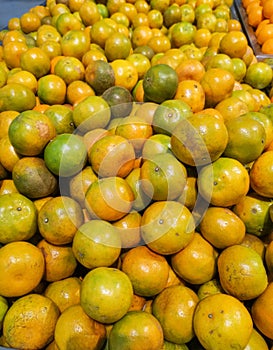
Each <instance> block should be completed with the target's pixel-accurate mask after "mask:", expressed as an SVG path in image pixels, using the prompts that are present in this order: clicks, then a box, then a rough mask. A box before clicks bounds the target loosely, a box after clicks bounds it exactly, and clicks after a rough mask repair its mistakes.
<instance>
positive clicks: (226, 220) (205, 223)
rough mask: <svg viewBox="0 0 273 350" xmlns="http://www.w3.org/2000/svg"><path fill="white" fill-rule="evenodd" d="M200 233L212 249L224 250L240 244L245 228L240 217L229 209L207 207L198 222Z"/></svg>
mask: <svg viewBox="0 0 273 350" xmlns="http://www.w3.org/2000/svg"><path fill="white" fill-rule="evenodd" d="M200 232H201V234H202V236H203V237H204V238H205V239H206V240H207V241H209V242H210V243H211V244H212V245H213V246H214V247H216V248H219V249H224V248H226V247H229V246H231V245H234V244H239V243H241V242H242V241H243V239H244V237H245V232H246V228H245V225H244V222H243V221H242V220H241V219H240V217H239V216H237V215H236V214H235V213H234V212H233V211H231V210H230V209H228V208H222V207H209V208H208V209H207V211H206V212H205V214H204V216H203V218H202V220H201V222H200Z"/></svg>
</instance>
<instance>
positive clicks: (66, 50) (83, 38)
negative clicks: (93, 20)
mask: <svg viewBox="0 0 273 350" xmlns="http://www.w3.org/2000/svg"><path fill="white" fill-rule="evenodd" d="M89 2H90V1H89ZM60 44H61V51H62V55H64V56H68V57H75V58H78V59H79V60H81V59H82V57H83V55H84V54H85V53H86V52H87V51H88V50H89V49H90V38H89V37H88V35H87V34H86V33H85V32H84V31H83V30H81V29H80V30H76V29H72V30H69V31H68V32H66V33H65V34H64V35H63V36H62V37H61V40H60Z"/></svg>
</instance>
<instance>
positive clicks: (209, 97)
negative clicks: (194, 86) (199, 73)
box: [200, 68, 235, 107]
mask: <svg viewBox="0 0 273 350" xmlns="http://www.w3.org/2000/svg"><path fill="white" fill-rule="evenodd" d="M200 84H201V85H202V87H203V89H204V91H205V97H206V107H214V106H215V105H216V104H217V103H218V102H220V101H222V100H223V99H225V98H227V97H229V96H230V95H231V93H232V90H233V87H234V84H235V80H234V77H233V75H232V73H230V72H229V71H227V70H225V69H222V68H211V69H209V70H208V71H206V72H205V74H204V75H203V77H202V79H201V80H200Z"/></svg>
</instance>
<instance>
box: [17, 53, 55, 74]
mask: <svg viewBox="0 0 273 350" xmlns="http://www.w3.org/2000/svg"><path fill="white" fill-rule="evenodd" d="M20 65H21V68H22V69H24V70H26V71H29V72H31V73H32V74H33V75H34V76H35V77H36V78H37V79H38V78H41V77H42V76H44V75H46V74H48V72H49V70H50V58H49V57H48V55H47V54H46V53H45V52H44V51H43V50H42V49H41V48H39V47H32V48H29V49H28V50H27V51H26V52H23V53H22V54H21V56H20Z"/></svg>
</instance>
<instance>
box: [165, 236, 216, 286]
mask: <svg viewBox="0 0 273 350" xmlns="http://www.w3.org/2000/svg"><path fill="white" fill-rule="evenodd" d="M217 256H218V252H217V251H216V249H215V248H214V247H213V246H212V245H211V244H210V243H209V242H208V241H206V240H205V239H204V238H203V237H202V236H201V235H200V234H199V233H197V232H196V233H194V236H193V239H192V240H191V241H190V242H189V243H188V244H187V246H186V247H185V248H184V249H181V250H180V251H179V252H177V253H176V254H174V255H172V256H171V266H172V268H173V270H174V272H176V274H177V275H178V276H179V277H181V278H182V280H184V281H186V282H188V283H191V284H203V283H205V282H207V281H209V280H211V279H212V278H214V277H215V274H216V268H217V262H216V259H217Z"/></svg>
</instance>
